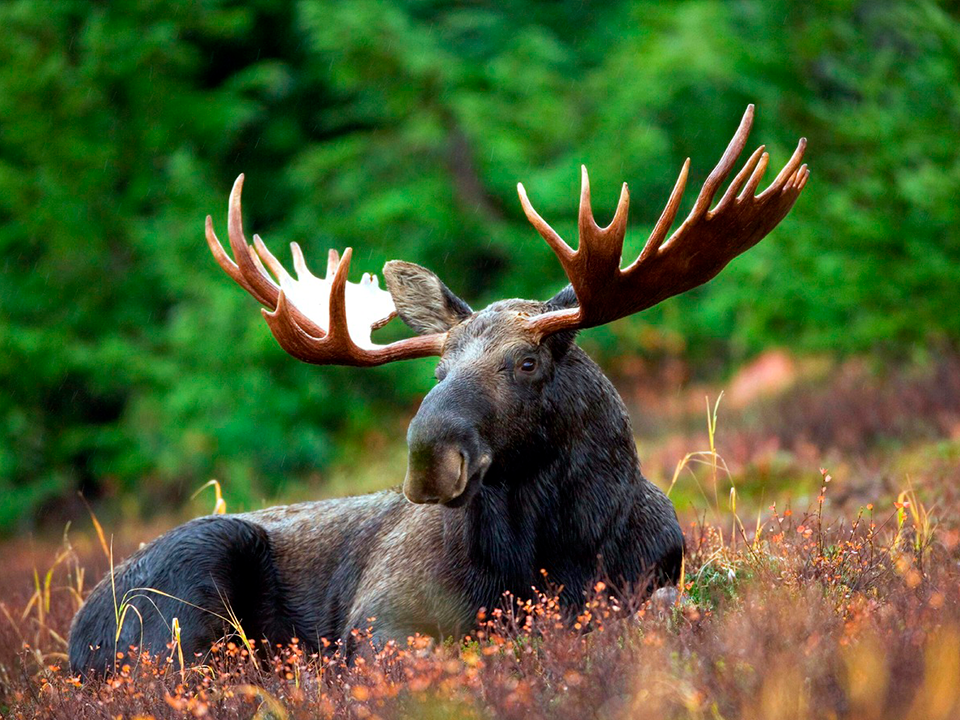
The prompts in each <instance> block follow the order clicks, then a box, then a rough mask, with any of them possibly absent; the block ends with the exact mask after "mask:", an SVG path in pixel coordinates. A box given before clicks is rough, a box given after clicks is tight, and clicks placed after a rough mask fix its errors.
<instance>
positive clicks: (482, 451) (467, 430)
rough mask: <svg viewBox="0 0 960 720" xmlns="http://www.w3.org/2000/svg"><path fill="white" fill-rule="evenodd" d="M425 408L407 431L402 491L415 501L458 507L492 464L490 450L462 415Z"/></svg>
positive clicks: (470, 493) (474, 488)
mask: <svg viewBox="0 0 960 720" xmlns="http://www.w3.org/2000/svg"><path fill="white" fill-rule="evenodd" d="M423 410H424V408H422V407H421V412H420V413H418V414H417V417H415V418H414V419H413V421H412V422H411V423H410V428H409V430H408V432H407V445H408V448H409V457H408V459H407V476H406V478H404V481H403V494H404V495H406V496H407V499H408V500H409V501H410V502H414V503H439V504H444V505H452V506H454V507H457V506H459V505H461V504H463V503H465V502H466V501H467V500H469V498H470V497H472V496H473V494H474V492H475V491H476V488H477V486H478V485H479V483H480V482H481V480H482V479H483V475H484V474H485V473H486V470H487V468H488V467H489V466H490V462H491V454H490V451H489V450H488V449H487V448H486V446H485V443H483V441H482V440H481V439H480V436H479V433H477V431H476V430H475V429H474V428H472V427H471V426H470V424H469V423H466V422H465V421H464V420H463V419H462V418H458V417H451V416H449V415H447V414H446V413H436V414H435V413H431V412H429V411H427V412H426V413H424V412H423Z"/></svg>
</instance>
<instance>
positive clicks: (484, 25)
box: [0, 0, 960, 528]
mask: <svg viewBox="0 0 960 720" xmlns="http://www.w3.org/2000/svg"><path fill="white" fill-rule="evenodd" d="M0 26H2V27H3V28H4V32H3V33H2V34H0V252H2V257H3V264H2V267H3V277H2V285H0V528H2V527H10V526H11V524H12V523H15V522H16V521H18V520H24V519H26V518H29V517H30V516H31V513H33V512H34V511H35V510H36V508H37V507H39V506H40V505H41V504H42V503H43V502H45V501H47V500H49V499H51V498H58V497H66V496H70V495H71V494H72V493H73V492H75V491H76V490H77V489H81V490H84V491H85V492H86V493H87V494H88V495H93V496H95V495H97V494H99V493H104V492H117V493H123V492H126V491H130V490H132V489H134V488H136V489H137V490H138V494H139V495H140V496H141V497H145V498H148V499H151V498H162V497H164V496H166V495H168V494H169V493H171V492H174V493H177V492H182V491H183V489H184V488H191V487H195V486H197V485H199V484H200V483H201V482H202V481H204V480H206V479H207V478H209V477H211V476H216V477H220V478H228V479H229V482H230V485H231V487H232V488H234V493H235V494H237V493H241V492H244V493H246V496H247V497H248V498H249V497H254V496H259V495H260V494H263V493H275V492H276V491H277V490H278V488H280V487H281V484H282V483H284V482H286V481H288V480H298V479H300V480H302V479H304V478H307V477H309V476H310V475H311V473H314V472H316V471H318V470H321V471H322V469H323V468H324V467H327V466H328V465H329V463H330V462H331V461H333V460H335V458H336V457H337V452H338V446H339V441H340V439H342V438H343V437H345V436H347V435H349V434H351V433H357V432H362V431H363V430H365V429H367V428H370V427H372V426H374V425H375V424H376V423H378V422H381V421H382V418H383V417H384V416H387V415H389V414H391V413H394V414H395V413H396V408H398V407H401V408H402V407H405V406H409V404H410V403H411V402H412V401H413V400H414V399H415V398H416V396H417V395H418V394H421V393H423V392H424V390H425V389H426V388H427V387H428V386H429V376H430V372H431V365H430V362H429V361H418V362H414V363H408V364H404V365H403V366H402V367H394V366H388V367H385V368H380V369H376V370H366V371H354V370H347V369H340V368H324V369H320V370H318V369H316V368H310V367H306V366H301V365H299V364H298V363H296V362H295V361H293V360H291V359H289V358H288V357H286V356H285V355H284V354H283V353H282V351H280V350H279V349H278V348H277V347H276V346H275V344H274V342H273V340H272V338H271V337H270V335H269V332H268V331H267V328H266V327H265V326H264V324H263V322H262V320H261V319H260V317H259V313H257V312H256V307H255V304H254V303H253V301H252V300H251V299H250V298H248V297H246V296H245V295H244V294H243V293H242V292H241V291H240V290H239V289H238V288H236V287H235V286H234V285H233V284H232V283H231V282H230V281H229V280H228V279H227V278H226V277H225V276H224V275H223V274H222V273H221V272H220V271H219V270H218V269H217V268H216V266H215V265H214V264H213V262H212V261H211V259H210V257H209V254H208V252H207V250H206V248H205V246H204V242H203V237H202V223H203V217H204V216H205V215H206V214H207V213H211V214H212V215H213V216H214V219H215V222H216V223H217V224H218V226H219V227H221V228H222V227H223V225H224V219H225V209H226V197H227V193H228V191H229V187H230V184H231V183H232V181H233V179H234V178H235V177H236V175H237V174H238V173H240V172H245V173H246V174H247V178H248V179H247V185H246V190H247V191H246V194H245V200H246V206H245V213H246V222H247V223H248V225H249V227H251V228H253V229H254V230H255V231H257V232H260V233H261V234H263V235H264V236H265V238H266V239H267V241H268V242H271V241H272V245H273V246H275V247H277V248H279V247H281V246H282V244H283V243H284V242H286V241H290V240H297V241H300V242H301V244H303V245H304V246H305V249H306V250H307V253H308V258H310V257H312V258H315V260H314V263H315V264H319V263H320V260H321V259H322V257H323V254H324V252H325V249H326V248H327V247H331V246H332V247H343V246H346V245H352V246H354V247H355V248H356V249H357V254H356V259H355V262H354V264H355V267H356V272H358V273H359V272H360V271H361V270H376V269H377V268H379V267H380V266H381V265H382V263H383V262H384V261H385V260H387V259H390V258H392V257H401V258H404V259H409V260H412V261H416V262H420V263H422V264H425V265H427V266H429V267H431V268H433V269H434V270H436V271H437V272H438V273H439V274H441V275H442V276H443V277H444V279H445V280H446V281H447V283H448V284H449V285H450V286H451V287H452V288H454V289H455V291H457V292H458V293H460V294H461V295H463V296H464V297H465V298H466V299H468V300H469V301H470V302H471V303H473V304H474V305H475V306H482V305H483V304H484V303H485V302H487V301H490V300H492V299H494V298H498V297H502V296H514V295H519V296H529V297H540V298H542V297H546V296H547V295H549V294H551V293H552V292H555V291H556V290H557V289H558V288H559V287H560V286H561V285H562V284H563V281H564V279H563V276H562V272H561V270H560V268H559V265H558V264H557V263H556V262H555V261H554V259H553V258H552V256H551V254H550V251H549V250H548V249H547V247H546V246H545V244H543V243H542V242H541V241H540V240H539V238H538V237H537V236H536V234H535V232H534V231H533V230H532V229H531V228H530V227H529V226H528V225H527V223H526V221H525V219H524V218H523V214H522V212H521V211H520V208H519V203H518V202H517V200H516V190H515V183H516V182H517V181H518V180H522V181H523V182H524V183H525V185H526V187H527V188H528V190H529V192H530V194H531V196H532V198H533V199H534V202H535V204H536V205H537V207H538V209H539V210H540V211H541V213H542V214H543V215H544V216H545V217H547V218H549V219H550V221H551V223H552V224H554V226H555V227H556V228H557V229H558V230H559V231H560V232H561V233H562V234H564V235H565V236H566V237H571V238H572V237H573V236H574V235H575V224H576V222H575V218H576V204H577V198H578V172H577V168H578V165H579V164H580V163H581V162H583V163H586V164H587V165H588V167H589V168H590V170H591V178H592V183H593V187H594V196H595V200H594V202H595V209H596V211H597V215H598V217H600V218H602V217H604V216H605V215H606V214H608V213H611V212H612V210H613V208H614V205H615V203H616V199H617V194H618V188H619V183H620V182H621V181H623V180H626V181H629V183H630V186H631V192H632V223H631V230H630V232H629V234H628V240H627V249H626V252H627V254H631V253H635V252H637V251H638V250H639V248H640V247H641V246H642V243H643V240H644V238H645V236H646V233H647V232H648V231H649V228H650V226H651V225H652V222H653V221H654V220H655V218H656V217H657V215H658V214H659V211H660V209H661V208H662V206H663V203H664V202H665V200H666V197H667V194H668V193H669V189H670V187H671V186H672V183H673V181H674V179H675V178H676V175H677V173H678V171H679V168H680V166H681V164H682V162H683V159H684V158H685V157H687V156H690V157H692V159H693V173H692V177H691V183H690V185H691V186H695V185H698V184H699V183H700V182H702V180H703V179H704V178H705V177H706V174H707V173H708V172H709V170H710V169H711V167H712V164H713V163H714V162H716V159H717V158H718V157H719V155H720V153H721V151H722V149H723V147H724V146H725V144H726V142H727V141H728V139H729V137H730V136H731V134H732V132H733V130H734V129H735V128H736V125H737V122H738V120H739V117H740V115H741V114H742V112H743V109H744V107H745V106H746V105H747V104H748V103H750V102H754V103H756V104H757V107H758V118H757V122H756V124H755V129H754V137H753V139H752V143H754V144H759V143H765V144H766V145H767V148H768V150H769V151H770V152H771V155H772V164H774V165H779V164H782V163H783V162H785V161H786V159H787V157H788V156H789V154H790V152H791V151H792V149H793V146H794V144H795V142H796V139H797V138H798V137H799V136H801V135H806V136H807V137H808V138H809V140H810V150H809V153H808V160H809V162H810V164H811V166H812V168H813V175H812V177H811V182H810V184H809V186H808V188H807V190H806V191H805V193H804V195H803V196H802V198H801V199H800V201H799V203H798V205H797V207H796V208H795V209H794V211H793V212H792V214H791V215H790V216H789V217H788V219H787V220H786V221H785V222H784V223H783V225H782V226H781V227H780V229H779V230H778V231H776V232H775V233H774V234H773V236H771V238H769V239H768V240H767V241H765V242H764V243H762V244H761V245H760V246H758V247H757V248H756V249H754V250H753V251H751V252H750V253H748V254H747V255H745V256H744V257H743V258H741V259H739V260H737V261H736V262H735V263H733V264H732V265H731V266H730V268H729V269H727V270H726V271H725V272H724V273H723V274H722V275H721V276H720V277H719V278H718V279H717V280H716V281H714V282H713V283H711V284H710V285H709V286H707V287H705V288H702V289H700V290H698V291H695V292H692V293H689V294H688V295H687V296H684V297H681V298H678V299H675V300H672V301H669V302H668V303H665V304H664V305H663V306H662V307H659V308H655V309H653V310H651V311H649V312H648V313H646V314H645V315H643V316H642V317H639V318H634V319H631V320H628V321H623V322H621V323H618V324H616V325H614V326H612V327H610V328H603V329H598V330H595V331H591V334H590V337H589V338H588V340H589V341H590V342H592V343H593V345H594V347H595V348H596V349H597V350H598V351H600V352H602V353H606V354H608V355H613V354H615V353H617V354H619V353H640V354H648V355H656V354H659V353H664V352H667V353H679V354H682V355H684V356H685V357H686V358H688V359H689V360H690V361H691V362H693V363H694V364H695V365H697V366H699V367H702V368H710V369H713V370H716V369H717V368H718V367H719V368H723V367H728V366H730V365H731V364H733V363H736V362H737V361H739V360H741V359H743V358H745V357H748V356H749V355H750V354H752V353H754V352H756V351H757V350H758V349H760V348H762V347H763V346H765V345H769V344H778V345H786V346H790V347H791V348H795V349H796V350H798V351H832V352H864V351H872V350H876V349H878V348H880V349H883V350H884V351H886V352H891V353H895V354H905V353H910V352H913V351H914V350H915V349H916V348H922V347H923V346H924V345H925V344H927V343H929V342H930V341H931V340H937V341H947V342H952V341H956V340H958V339H960V313H958V312H956V308H957V306H958V304H960V288H958V283H957V282H956V277H957V275H956V267H957V264H958V260H960V232H958V230H957V227H958V225H960V206H958V204H957V202H956V199H957V198H958V197H960V153H958V152H957V144H956V142H955V139H954V138H953V134H955V131H956V128H958V127H960V19H958V14H957V11H956V8H955V7H954V6H952V5H950V4H948V3H945V2H943V3H937V2H933V1H932V0H915V1H910V2H888V3H873V2H866V1H864V0H859V1H851V0H812V1H811V2H806V3H795V2H789V1H788V0H765V1H764V2H759V1H758V0H750V1H747V0H743V1H738V2H711V1H708V0H682V1H680V2H675V3H657V2H652V1H644V0H635V1H633V2H610V3H592V4H589V3H582V2H559V3H549V4H548V3H542V4H537V3H527V2H519V1H518V0H504V1H503V2H499V3H457V4H451V3H441V2H435V1H429V0H353V1H352V2H350V3H329V2H322V1H321V0H300V2H297V3H287V2H280V1H279V0H246V1H245V2H242V3H241V2H227V1H226V0H195V1H194V2H190V3H183V2H179V1H177V0H132V1H131V2H127V3H100V2H89V1H88V0H58V1H57V2H55V3H53V2H40V3H38V2H34V1H31V0H16V1H12V2H7V3H5V4H3V5H2V6H0ZM693 194H694V193H693V192H692V191H690V192H689V197H688V198H686V207H689V206H690V205H691V203H692V197H693ZM391 480H392V479H385V483H387V482H390V481H391Z"/></svg>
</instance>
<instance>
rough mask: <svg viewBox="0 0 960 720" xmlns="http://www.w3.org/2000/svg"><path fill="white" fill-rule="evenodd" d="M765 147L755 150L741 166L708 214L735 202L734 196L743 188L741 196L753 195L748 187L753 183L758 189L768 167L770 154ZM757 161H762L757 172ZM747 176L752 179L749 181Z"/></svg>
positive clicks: (714, 213)
mask: <svg viewBox="0 0 960 720" xmlns="http://www.w3.org/2000/svg"><path fill="white" fill-rule="evenodd" d="M764 147H765V146H764V145H761V146H760V147H758V148H757V149H756V150H754V151H753V155H751V156H750V158H749V159H748V160H747V162H746V163H745V164H744V166H743V167H742V168H740V172H738V173H737V175H736V177H734V178H733V182H731V183H730V186H729V187H728V188H727V191H726V192H725V193H724V194H723V197H722V198H720V202H718V203H717V204H716V206H715V207H714V208H713V210H711V211H710V213H708V214H710V215H716V214H717V213H718V212H720V211H721V210H723V208H725V207H726V206H727V205H729V204H730V203H731V202H733V198H734V197H736V195H737V193H738V192H740V189H741V188H743V192H742V193H740V197H745V196H747V195H753V192H752V191H748V188H749V187H750V186H751V185H752V186H753V189H754V190H756V189H757V183H759V182H760V178H761V177H763V173H764V171H766V169H767V161H768V160H769V159H770V156H769V155H768V154H767V153H765V152H764ZM757 163H760V167H759V168H757V172H754V168H756V167H757ZM747 178H749V179H750V181H749V182H747ZM745 182H746V183H747V185H746V187H744V183H745Z"/></svg>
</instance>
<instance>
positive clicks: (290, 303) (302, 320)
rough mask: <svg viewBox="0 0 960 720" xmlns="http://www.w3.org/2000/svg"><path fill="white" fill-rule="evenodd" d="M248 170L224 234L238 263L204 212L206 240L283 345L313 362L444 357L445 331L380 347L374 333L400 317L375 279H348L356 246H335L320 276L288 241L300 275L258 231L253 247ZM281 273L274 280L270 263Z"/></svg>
mask: <svg viewBox="0 0 960 720" xmlns="http://www.w3.org/2000/svg"><path fill="white" fill-rule="evenodd" d="M242 190H243V175H241V176H240V177H238V178H237V180H236V182H235V183H234V184H233V190H232V191H231V192H230V205H229V214H228V221H227V235H228V236H229V238H230V248H231V249H232V250H233V256H234V258H236V262H234V261H233V260H231V259H230V257H229V256H228V255H227V254H226V252H224V250H223V246H221V245H220V240H219V239H217V236H216V233H214V231H213V219H212V218H211V217H210V216H209V215H208V216H207V228H206V229H207V245H209V247H210V252H212V253H213V257H214V258H215V259H216V261H217V263H218V264H219V265H220V267H221V268H223V270H224V271H225V272H226V273H227V275H229V276H230V277H231V278H233V280H234V281H235V282H236V283H237V284H238V285H240V286H241V287H242V288H243V289H245V290H246V291H247V292H248V293H250V294H251V295H252V296H253V297H254V298H255V299H256V300H257V301H259V302H260V304H261V305H265V306H266V307H267V308H271V309H270V310H267V309H266V308H264V309H263V310H262V312H263V317H264V318H265V319H266V321H267V325H269V326H270V331H271V332H272V333H273V336H274V337H275V338H276V340H277V342H278V343H279V344H280V347H282V348H283V349H284V350H286V351H287V352H288V353H290V354H291V355H293V356H294V357H295V358H297V359H299V360H303V361H304V362H308V363H313V364H315V365H359V366H370V365H382V364H384V363H388V362H393V361H394V360H405V359H408V358H418V357H427V356H430V355H439V354H440V350H441V348H442V347H443V340H444V334H435V335H422V336H418V337H413V338H408V339H405V340H399V341H397V342H394V343H390V344H389V345H376V344H374V343H373V342H372V341H371V340H370V333H371V332H372V331H373V330H376V329H377V328H379V327H382V326H384V325H386V324H387V323H388V322H390V320H391V319H392V318H393V317H394V316H395V315H396V313H397V311H396V308H395V307H394V305H393V300H392V298H391V297H390V293H388V292H386V291H385V290H381V289H380V287H379V283H378V282H377V279H376V277H374V276H372V275H370V274H369V273H366V274H364V276H363V280H362V281H361V282H360V283H350V282H347V273H348V271H349V270H350V259H351V257H352V255H353V250H352V248H347V249H346V250H345V251H344V253H343V257H342V258H340V257H339V256H338V254H337V251H336V250H331V251H330V253H329V256H328V260H327V274H326V277H324V278H318V277H316V276H315V275H313V274H312V273H311V272H310V271H309V270H308V269H307V265H306V262H305V261H304V258H303V252H302V251H301V250H300V246H299V245H297V244H296V243H291V244H290V248H291V250H292V251H293V257H294V267H295V268H296V271H297V279H296V280H295V279H294V278H293V277H291V276H290V274H289V273H288V272H287V271H286V270H285V269H284V267H283V266H282V265H281V264H280V261H279V260H277V258H276V257H274V255H273V254H272V253H271V252H270V251H269V250H268V249H267V246H266V245H264V243H263V241H262V240H261V239H260V236H259V235H254V236H253V242H254V245H253V246H250V245H249V244H248V243H247V239H246V237H245V236H244V234H243V221H242V218H241V208H240V193H241V191H242ZM264 265H266V266H267V267H269V268H270V270H271V271H273V273H274V275H275V276H276V278H277V281H274V280H273V279H272V278H271V277H270V275H269V274H268V273H267V270H266V267H264Z"/></svg>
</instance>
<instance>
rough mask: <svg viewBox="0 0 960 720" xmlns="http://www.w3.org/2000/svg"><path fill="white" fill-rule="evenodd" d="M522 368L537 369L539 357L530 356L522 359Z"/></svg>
mask: <svg viewBox="0 0 960 720" xmlns="http://www.w3.org/2000/svg"><path fill="white" fill-rule="evenodd" d="M520 369H521V370H522V371H523V372H528V373H529V372H533V371H534V370H536V369H537V359H536V358H532V357H528V358H524V359H523V360H521V361H520Z"/></svg>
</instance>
